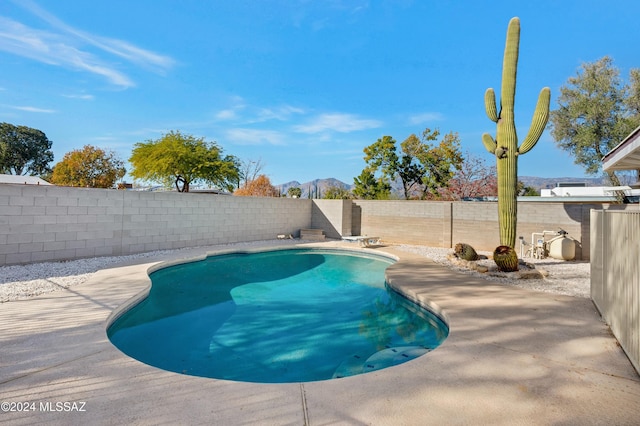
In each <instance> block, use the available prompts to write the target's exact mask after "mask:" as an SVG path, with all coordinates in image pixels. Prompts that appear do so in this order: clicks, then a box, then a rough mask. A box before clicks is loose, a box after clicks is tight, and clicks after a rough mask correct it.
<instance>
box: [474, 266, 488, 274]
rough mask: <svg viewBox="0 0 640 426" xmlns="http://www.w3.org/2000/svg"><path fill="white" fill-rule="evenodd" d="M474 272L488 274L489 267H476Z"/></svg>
mask: <svg viewBox="0 0 640 426" xmlns="http://www.w3.org/2000/svg"><path fill="white" fill-rule="evenodd" d="M476 271H478V272H480V273H482V274H484V273H486V272H489V267H488V266H485V265H476Z"/></svg>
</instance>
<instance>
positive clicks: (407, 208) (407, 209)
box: [352, 200, 452, 247]
mask: <svg viewBox="0 0 640 426" xmlns="http://www.w3.org/2000/svg"><path fill="white" fill-rule="evenodd" d="M451 212H452V209H451V203H449V202H438V201H430V202H425V201H386V200H385V201H381V200H354V202H353V215H354V218H353V220H352V223H353V229H352V233H353V234H354V235H369V236H374V237H381V238H382V239H383V240H384V241H387V242H392V243H406V244H420V245H427V246H432V247H449V246H450V244H451V233H452V230H451V225H452V223H451Z"/></svg>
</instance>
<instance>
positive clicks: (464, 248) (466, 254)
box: [453, 243, 478, 261]
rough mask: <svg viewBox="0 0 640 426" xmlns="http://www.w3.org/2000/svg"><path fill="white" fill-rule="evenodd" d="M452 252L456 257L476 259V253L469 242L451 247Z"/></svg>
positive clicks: (469, 259)
mask: <svg viewBox="0 0 640 426" xmlns="http://www.w3.org/2000/svg"><path fill="white" fill-rule="evenodd" d="M453 253H454V254H455V256H456V257H457V258H458V259H463V260H468V261H473V260H478V253H476V251H475V250H474V248H473V247H471V246H470V245H469V244H465V243H458V244H456V246H455V248H454V249H453Z"/></svg>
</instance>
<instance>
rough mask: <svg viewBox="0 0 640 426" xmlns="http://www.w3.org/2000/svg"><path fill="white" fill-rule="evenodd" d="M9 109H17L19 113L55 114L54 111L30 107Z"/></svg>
mask: <svg viewBox="0 0 640 426" xmlns="http://www.w3.org/2000/svg"><path fill="white" fill-rule="evenodd" d="M11 108H13V109H17V110H19V111H27V112H38V113H44V114H53V113H55V112H56V110H54V109H46V108H37V107H32V106H12V107H11Z"/></svg>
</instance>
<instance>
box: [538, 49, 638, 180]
mask: <svg viewBox="0 0 640 426" xmlns="http://www.w3.org/2000/svg"><path fill="white" fill-rule="evenodd" d="M558 104H559V105H560V107H559V108H558V109H557V110H554V111H551V135H552V136H553V138H554V139H555V141H556V144H557V145H558V147H560V148H561V149H563V150H565V151H568V152H569V153H570V154H571V155H572V156H573V157H574V158H575V160H574V163H575V164H578V165H580V166H582V167H584V168H585V171H586V172H587V173H589V174H596V173H598V172H599V171H600V170H601V167H602V157H604V155H605V154H606V153H607V152H609V151H610V150H611V149H613V148H614V147H615V146H616V145H617V144H618V143H620V142H621V141H622V140H623V139H624V138H625V137H626V136H627V135H628V134H629V133H631V131H632V130H633V129H635V128H636V127H637V126H638V125H640V69H632V70H631V73H630V82H629V83H625V82H624V81H622V79H621V78H620V71H619V70H618V68H616V67H615V66H614V65H613V60H612V59H611V58H609V57H608V56H605V57H603V58H602V59H599V60H597V61H596V62H593V63H585V64H583V65H582V66H581V68H580V69H579V71H578V75H577V76H575V77H570V78H569V80H568V81H567V83H566V84H565V85H564V86H562V87H561V88H560V97H559V99H558ZM608 174H609V178H610V180H611V183H612V184H613V185H619V184H620V181H619V179H618V177H617V176H616V175H615V173H613V172H610V173H608Z"/></svg>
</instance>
